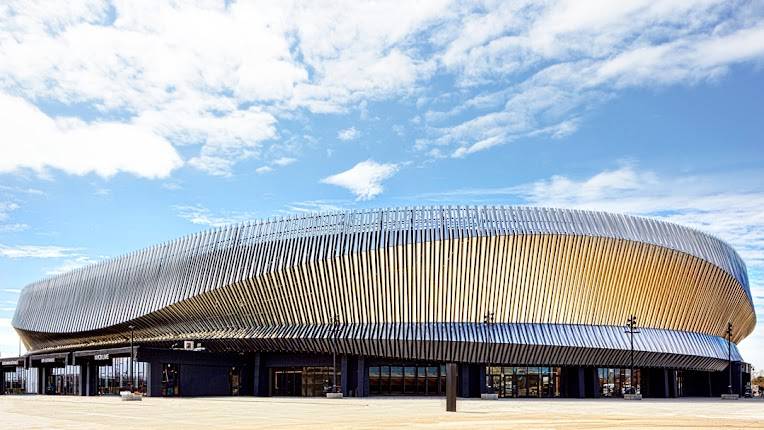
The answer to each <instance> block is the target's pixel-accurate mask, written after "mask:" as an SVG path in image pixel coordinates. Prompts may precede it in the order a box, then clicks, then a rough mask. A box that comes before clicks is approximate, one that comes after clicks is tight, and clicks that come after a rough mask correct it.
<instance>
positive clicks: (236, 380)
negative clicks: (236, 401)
mask: <svg viewBox="0 0 764 430" xmlns="http://www.w3.org/2000/svg"><path fill="white" fill-rule="evenodd" d="M228 381H229V383H230V384H231V395H232V396H238V395H239V394H241V372H240V371H239V368H238V367H232V368H231V370H230V371H229V372H228Z"/></svg>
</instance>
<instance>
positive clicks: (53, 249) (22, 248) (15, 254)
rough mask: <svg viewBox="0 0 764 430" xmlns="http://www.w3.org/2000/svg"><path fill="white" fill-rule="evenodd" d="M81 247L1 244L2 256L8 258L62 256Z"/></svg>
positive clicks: (70, 253) (67, 255)
mask: <svg viewBox="0 0 764 430" xmlns="http://www.w3.org/2000/svg"><path fill="white" fill-rule="evenodd" d="M77 251H79V248H66V247H63V246H55V245H16V246H8V245H3V244H0V257H6V258H62V257H69V256H71V255H74V254H76V253H77Z"/></svg>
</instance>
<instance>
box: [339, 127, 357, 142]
mask: <svg viewBox="0 0 764 430" xmlns="http://www.w3.org/2000/svg"><path fill="white" fill-rule="evenodd" d="M360 136H361V132H360V131H358V130H356V128H355V127H350V128H345V129H342V130H340V131H338V132H337V139H339V140H342V141H345V142H347V141H349V140H355V139H358V138H359V137H360Z"/></svg>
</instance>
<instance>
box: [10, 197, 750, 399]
mask: <svg viewBox="0 0 764 430" xmlns="http://www.w3.org/2000/svg"><path fill="white" fill-rule="evenodd" d="M632 316H634V317H635V318H636V322H637V323H636V326H637V327H638V331H639V332H638V333H636V334H633V335H631V334H629V333H626V331H628V330H625V328H626V327H625V326H626V323H627V320H628V319H629V318H631V317H632ZM729 324H731V327H732V330H731V335H730V340H731V342H730V344H729V345H728V342H727V329H728V325H729ZM755 324H756V316H755V313H754V307H753V304H752V300H751V293H750V290H749V285H748V278H747V274H746V267H745V264H744V263H743V261H742V260H741V258H740V256H739V255H738V254H737V253H736V252H735V250H733V249H732V248H731V247H730V246H729V245H727V244H726V243H724V242H722V241H721V240H719V239H717V238H715V237H712V236H710V235H707V234H704V233H702V232H699V231H696V230H693V229H689V228H686V227H682V226H679V225H675V224H670V223H666V222H661V221H657V220H653V219H647V218H640V217H634V216H626V215H618V214H609V213H602V212H588V211H578V210H559V209H545V208H531V207H424V208H397V209H381V210H364V211H352V212H345V213H333V214H319V215H309V216H295V217H288V218H282V219H272V220H263V221H258V222H253V223H248V224H241V225H233V226H229V227H224V228H218V229H214V230H211V231H206V232H202V233H197V234H192V235H189V236H186V237H182V238H180V239H177V240H174V241H171V242H167V243H162V244H159V245H155V246H151V247H149V248H146V249H143V250H140V251H136V252H131V253H129V254H126V255H124V256H121V257H117V258H112V259H109V260H105V261H102V262H99V263H96V264H93V265H90V266H87V267H84V268H80V269H77V270H74V271H71V272H69V273H65V274H62V275H57V276H53V277H50V278H47V279H44V280H41V281H39V282H36V283H33V284H31V285H28V286H27V287H25V288H24V289H23V291H22V292H21V295H20V298H19V302H18V305H17V308H16V313H15V315H14V318H13V326H14V327H15V329H16V331H17V332H18V334H19V335H20V337H21V339H22V341H23V343H24V345H25V346H26V348H27V349H28V350H29V352H28V353H27V354H26V355H24V356H23V357H17V358H4V359H2V366H3V367H2V371H3V373H4V375H3V376H4V378H3V380H4V381H5V386H6V390H5V391H6V392H36V393H41V394H42V393H45V394H71V395H99V394H115V393H118V392H119V391H120V390H124V389H126V388H128V387H131V388H133V389H135V390H140V391H143V392H144V393H145V394H147V395H150V396H199V395H256V396H278V395H285V396H317V395H324V392H325V390H326V389H327V386H329V385H332V384H333V382H334V381H335V379H334V378H335V369H336V386H337V387H338V388H337V389H338V390H341V391H342V392H343V394H344V395H345V396H369V395H406V396H415V395H442V394H443V393H444V389H445V388H444V386H445V369H446V366H445V365H446V364H447V363H457V364H458V367H457V368H458V383H459V394H460V395H461V396H465V397H473V396H479V395H480V394H481V393H485V392H496V393H498V394H499V396H501V397H558V396H559V397H609V396H621V395H623V393H625V392H629V391H630V390H634V391H637V392H640V393H642V394H643V395H644V396H648V397H678V396H716V395H719V394H720V393H722V392H726V391H727V386H728V383H729V378H730V375H731V379H732V386H733V390H734V391H736V392H740V390H741V387H742V386H743V381H744V380H748V379H750V377H749V373H750V366H749V365H747V364H746V363H744V362H743V361H742V359H741V357H740V355H739V353H738V350H737V348H736V344H737V343H738V342H740V340H742V339H743V338H745V337H746V336H747V335H748V334H750V333H751V331H752V330H753V329H754V326H755ZM632 336H633V337H632ZM632 339H633V366H634V371H633V372H632V370H631V369H632V367H631V366H632V361H631V360H632V348H631V343H630V342H631V341H632ZM131 357H133V358H132V359H131ZM334 357H336V359H335V358H334ZM131 362H132V363H133V366H132V369H130V367H131ZM335 363H336V365H335ZM730 363H731V366H730ZM131 370H132V371H131ZM131 375H132V376H131Z"/></svg>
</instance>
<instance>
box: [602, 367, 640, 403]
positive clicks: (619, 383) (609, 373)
mask: <svg viewBox="0 0 764 430" xmlns="http://www.w3.org/2000/svg"><path fill="white" fill-rule="evenodd" d="M597 377H598V379H599V383H600V397H623V395H624V394H626V393H628V392H629V391H631V380H632V378H631V369H623V368H598V369H597ZM634 385H635V392H636V393H639V392H640V372H639V369H634Z"/></svg>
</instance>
